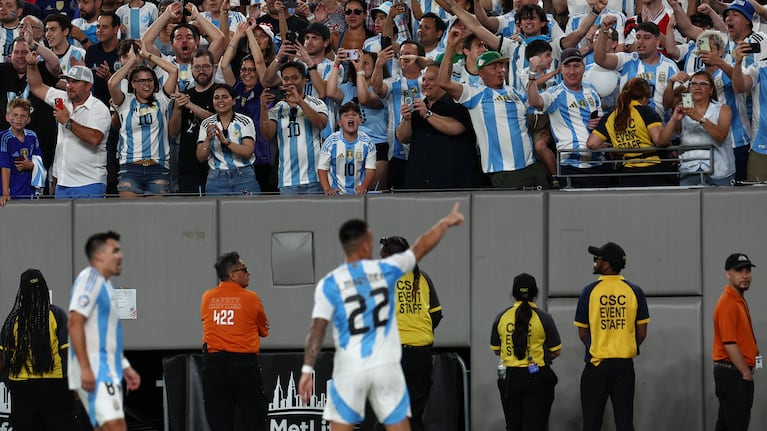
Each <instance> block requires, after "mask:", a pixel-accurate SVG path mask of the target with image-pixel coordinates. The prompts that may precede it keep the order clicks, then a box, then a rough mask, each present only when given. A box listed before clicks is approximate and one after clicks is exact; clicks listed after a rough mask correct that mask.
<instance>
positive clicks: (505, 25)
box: [495, 11, 565, 58]
mask: <svg viewBox="0 0 767 431" xmlns="http://www.w3.org/2000/svg"><path fill="white" fill-rule="evenodd" d="M516 14H517V12H516V11H512V12H509V13H506V14H503V15H501V16H499V17H498V30H496V31H495V34H499V35H501V36H503V37H511V36H513V35H514V34H517V33H518V32H517V28H516V21H515V20H514V16H515V15H516ZM546 20H547V21H548V23H547V24H546V28H547V29H548V32H547V33H546V35H547V36H549V37H550V38H551V40H557V41H558V40H559V39H561V38H562V37H564V35H565V33H564V32H563V31H562V29H561V28H560V27H559V24H557V20H556V19H555V18H554V16H553V15H551V14H550V13H547V14H546ZM557 58H559V57H558V56H557Z"/></svg>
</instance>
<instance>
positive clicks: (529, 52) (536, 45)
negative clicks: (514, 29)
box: [525, 39, 552, 60]
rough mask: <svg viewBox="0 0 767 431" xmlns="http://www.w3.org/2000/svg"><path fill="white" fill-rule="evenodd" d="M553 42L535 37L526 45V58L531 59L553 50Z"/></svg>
mask: <svg viewBox="0 0 767 431" xmlns="http://www.w3.org/2000/svg"><path fill="white" fill-rule="evenodd" d="M551 51H552V48H551V44H550V43H548V42H546V41H545V40H541V39H535V40H533V41H531V42H530V43H528V44H527V46H526V47H525V58H526V59H528V60H530V58H531V57H535V56H536V55H541V54H543V53H544V52H551Z"/></svg>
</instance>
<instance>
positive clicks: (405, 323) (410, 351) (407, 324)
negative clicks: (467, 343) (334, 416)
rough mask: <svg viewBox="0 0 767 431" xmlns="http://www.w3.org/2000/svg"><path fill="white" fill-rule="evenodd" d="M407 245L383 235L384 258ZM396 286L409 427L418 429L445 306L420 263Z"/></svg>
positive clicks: (382, 254) (396, 309)
mask: <svg viewBox="0 0 767 431" xmlns="http://www.w3.org/2000/svg"><path fill="white" fill-rule="evenodd" d="M408 248H410V245H409V244H408V242H407V240H406V239H405V238H402V237H401V236H391V237H388V238H382V239H381V258H386V257H389V256H391V255H392V254H396V253H401V252H403V251H405V250H407V249H408ZM396 289H397V291H396V292H395V297H396V302H395V308H394V314H395V316H397V326H398V327H399V338H400V343H402V361H401V362H402V371H403V372H404V373H405V382H406V383H407V390H408V392H409V393H410V411H411V414H412V416H411V417H410V429H411V430H413V431H419V430H424V424H423V411H424V409H426V403H427V402H428V401H429V392H430V391H431V368H432V359H431V345H432V344H433V343H434V328H436V327H437V325H438V324H439V321H440V320H441V319H442V306H441V305H440V304H439V298H437V292H436V291H435V290H434V283H433V282H432V281H431V278H429V276H428V275H426V274H425V273H423V272H421V270H420V268H418V265H416V266H415V268H414V269H413V272H409V273H407V274H405V275H403V276H402V277H401V278H400V279H399V280H397V287H396Z"/></svg>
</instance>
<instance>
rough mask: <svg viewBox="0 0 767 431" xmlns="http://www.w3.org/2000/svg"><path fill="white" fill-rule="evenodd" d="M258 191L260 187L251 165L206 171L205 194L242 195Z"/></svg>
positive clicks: (255, 193) (253, 193)
mask: <svg viewBox="0 0 767 431" xmlns="http://www.w3.org/2000/svg"><path fill="white" fill-rule="evenodd" d="M259 193H261V188H260V187H259V186H258V182H257V181H256V174H255V172H253V166H245V167H242V168H237V169H219V170H213V169H211V170H209V171H208V181H207V182H206V183H205V194H206V195H208V196H242V195H257V194H259Z"/></svg>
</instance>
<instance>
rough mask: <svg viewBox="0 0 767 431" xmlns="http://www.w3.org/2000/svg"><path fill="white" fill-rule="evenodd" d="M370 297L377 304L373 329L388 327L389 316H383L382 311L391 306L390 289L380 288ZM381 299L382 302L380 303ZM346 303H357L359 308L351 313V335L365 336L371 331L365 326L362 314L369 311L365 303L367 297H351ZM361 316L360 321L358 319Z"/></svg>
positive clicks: (374, 309) (374, 310)
mask: <svg viewBox="0 0 767 431" xmlns="http://www.w3.org/2000/svg"><path fill="white" fill-rule="evenodd" d="M370 296H371V297H372V298H373V300H374V301H375V302H376V305H375V307H373V327H374V328H378V327H381V326H384V325H386V323H387V322H389V316H388V315H387V314H384V315H383V316H382V315H381V310H382V309H383V308H384V307H386V306H387V305H389V289H387V288H386V287H379V288H377V289H373V290H371V291H370ZM379 297H380V302H379ZM344 302H345V303H347V304H350V303H356V304H357V306H356V308H354V309H353V310H352V311H351V313H349V334H351V335H358V334H364V333H366V332H368V331H369V330H370V328H369V327H367V326H365V324H364V321H363V318H362V314H363V313H364V312H365V311H366V310H367V303H365V297H364V296H362V295H351V296H349V297H348V298H346V299H345V300H344ZM358 316H359V319H357V317H358Z"/></svg>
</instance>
